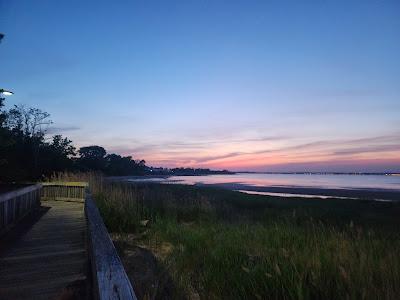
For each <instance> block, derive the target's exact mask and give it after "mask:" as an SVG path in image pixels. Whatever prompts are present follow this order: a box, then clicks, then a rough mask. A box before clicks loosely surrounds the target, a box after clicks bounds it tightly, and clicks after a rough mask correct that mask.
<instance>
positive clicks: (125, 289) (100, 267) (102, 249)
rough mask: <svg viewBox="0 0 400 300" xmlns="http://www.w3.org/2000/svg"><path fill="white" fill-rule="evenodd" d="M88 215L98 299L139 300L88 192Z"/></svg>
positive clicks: (91, 259) (94, 281)
mask: <svg viewBox="0 0 400 300" xmlns="http://www.w3.org/2000/svg"><path fill="white" fill-rule="evenodd" d="M85 214H86V220H87V227H88V228H87V231H88V235H87V236H88V248H89V257H90V264H91V269H92V278H93V288H94V289H93V290H94V295H93V296H94V297H95V299H102V300H103V299H104V300H105V299H115V300H116V299H127V300H133V299H135V300H136V296H135V292H134V291H133V288H132V285H131V283H130V281H129V278H128V275H127V274H126V272H125V269H124V267H123V265H122V262H121V259H120V258H119V256H118V253H117V251H116V250H115V247H114V244H113V242H112V241H111V238H110V236H109V234H108V232H107V228H106V226H105V225H104V222H103V219H102V217H101V215H100V212H99V210H98V208H97V206H96V204H95V203H94V201H93V200H92V197H91V195H90V193H89V192H88V191H87V193H86V198H85Z"/></svg>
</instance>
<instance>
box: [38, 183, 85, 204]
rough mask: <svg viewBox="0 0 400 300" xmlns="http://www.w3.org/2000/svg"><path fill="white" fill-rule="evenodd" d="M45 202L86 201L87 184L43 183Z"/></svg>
mask: <svg viewBox="0 0 400 300" xmlns="http://www.w3.org/2000/svg"><path fill="white" fill-rule="evenodd" d="M42 186H43V188H42V199H43V200H63V201H73V200H77V201H79V200H80V201H84V200H85V188H86V187H87V186H88V184H87V183H86V182H43V183H42Z"/></svg>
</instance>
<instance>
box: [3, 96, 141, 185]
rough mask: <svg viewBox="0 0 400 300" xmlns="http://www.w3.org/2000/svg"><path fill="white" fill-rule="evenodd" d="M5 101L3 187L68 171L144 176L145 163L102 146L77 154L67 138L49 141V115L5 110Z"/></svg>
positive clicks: (29, 110)
mask: <svg viewBox="0 0 400 300" xmlns="http://www.w3.org/2000/svg"><path fill="white" fill-rule="evenodd" d="M4 100H5V99H4V98H2V97H1V94H0V184H1V183H4V182H23V181H31V180H42V179H43V177H45V176H49V175H51V174H52V173H54V172H62V171H68V170H69V171H86V172H87V171H101V172H104V173H105V174H107V175H118V176H123V175H141V174H144V173H145V172H146V170H147V167H146V165H145V161H144V160H133V159H132V157H131V156H126V157H122V156H120V155H117V154H107V153H106V151H105V150H104V148H102V147H100V146H88V147H82V148H80V149H79V150H78V151H76V149H75V147H74V146H73V144H72V141H71V140H69V139H68V138H66V137H62V136H61V135H59V134H56V135H54V136H52V137H51V138H50V139H49V138H48V136H47V137H46V134H49V133H50V132H49V126H50V125H51V124H52V123H53V122H52V121H51V120H50V114H48V113H47V112H45V111H42V110H40V109H38V108H27V107H25V106H23V105H15V106H14V107H13V108H11V109H9V110H4V108H3V107H4ZM78 154H79V155H78Z"/></svg>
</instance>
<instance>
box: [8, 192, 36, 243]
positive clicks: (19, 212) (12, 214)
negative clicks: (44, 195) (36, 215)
mask: <svg viewBox="0 0 400 300" xmlns="http://www.w3.org/2000/svg"><path fill="white" fill-rule="evenodd" d="M41 187H42V185H41V184H35V185H31V186H27V187H24V188H21V189H18V190H15V191H11V192H8V193H5V194H2V195H0V235H1V234H3V233H4V232H6V231H7V230H8V229H9V228H10V227H11V226H13V225H15V224H16V223H17V222H18V221H19V220H21V219H22V218H23V217H24V216H25V215H27V214H28V213H29V212H31V211H32V209H33V208H35V207H38V206H40V189H41Z"/></svg>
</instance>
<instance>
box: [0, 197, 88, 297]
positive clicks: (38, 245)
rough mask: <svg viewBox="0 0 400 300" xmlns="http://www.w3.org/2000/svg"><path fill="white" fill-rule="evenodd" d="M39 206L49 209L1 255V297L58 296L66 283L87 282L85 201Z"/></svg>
mask: <svg viewBox="0 0 400 300" xmlns="http://www.w3.org/2000/svg"><path fill="white" fill-rule="evenodd" d="M42 206H43V207H49V209H48V211H47V212H46V213H45V214H44V215H43V216H42V217H41V218H40V219H39V220H38V221H37V222H36V223H35V224H34V225H33V226H32V227H31V228H30V229H29V230H28V231H27V232H26V233H25V234H23V235H22V237H21V238H20V239H19V240H18V241H16V242H15V243H14V244H13V245H11V246H10V248H9V249H7V250H6V251H4V253H2V255H1V256H0V299H1V300H6V299H16V300H17V299H58V298H59V297H60V295H61V293H63V289H64V288H66V287H67V286H71V285H72V286H76V285H79V286H80V288H82V285H83V286H86V282H87V281H86V276H87V272H88V255H87V251H86V246H85V245H86V237H85V234H86V232H87V231H86V229H87V228H86V219H85V215H84V203H83V202H70V201H42ZM0 242H1V241H0ZM64 291H65V290H64Z"/></svg>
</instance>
